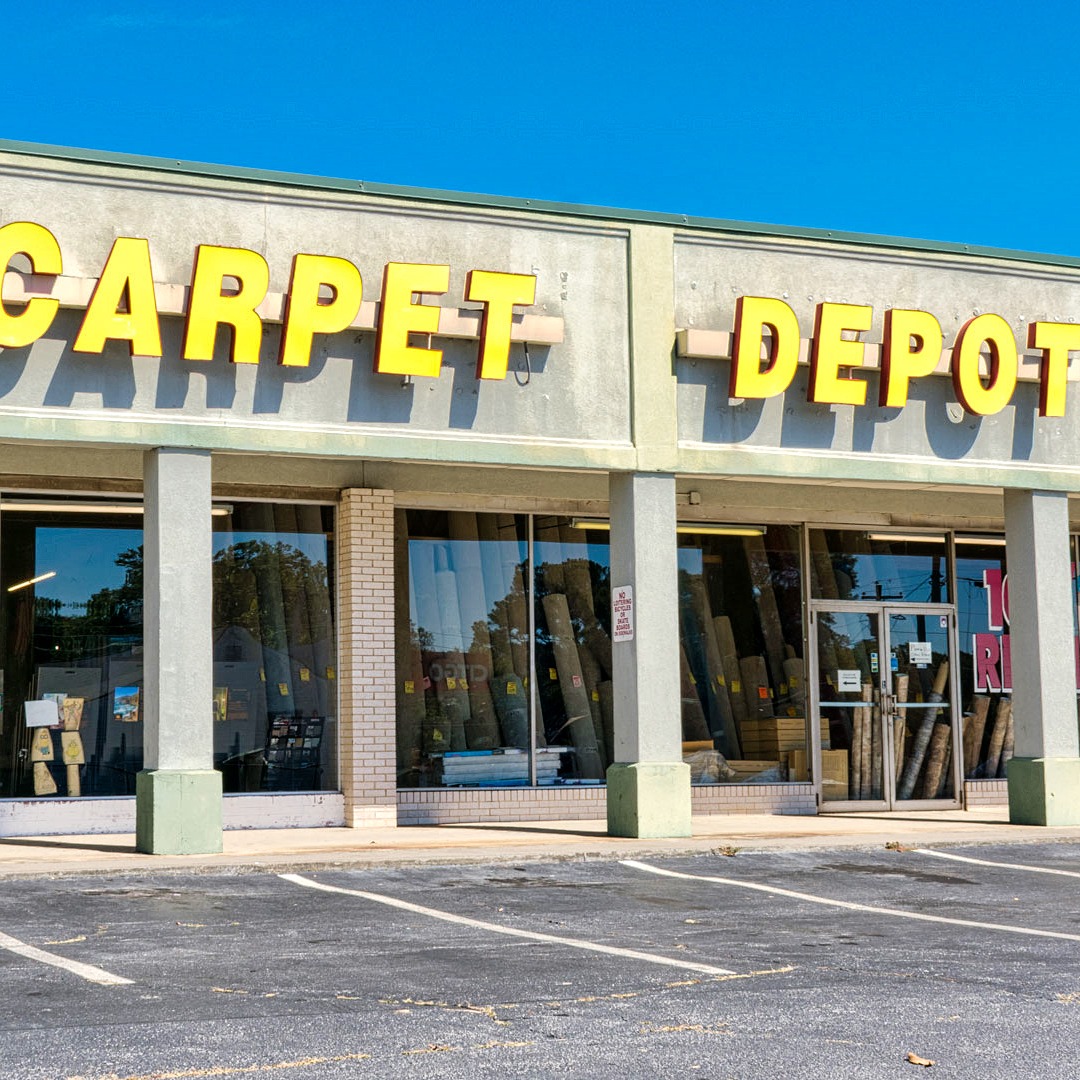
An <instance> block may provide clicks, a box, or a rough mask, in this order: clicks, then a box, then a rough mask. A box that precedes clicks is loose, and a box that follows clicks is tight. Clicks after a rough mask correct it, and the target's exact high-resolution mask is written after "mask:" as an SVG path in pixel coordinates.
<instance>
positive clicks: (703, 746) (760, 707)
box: [679, 525, 828, 783]
mask: <svg viewBox="0 0 1080 1080" xmlns="http://www.w3.org/2000/svg"><path fill="white" fill-rule="evenodd" d="M800 536H801V532H800V530H799V529H798V528H797V527H795V526H790V525H770V526H768V528H765V527H745V526H730V527H729V526H706V525H702V526H690V525H684V526H680V527H679V616H680V624H681V635H680V646H681V657H680V659H681V665H682V721H683V740H684V742H683V756H684V759H685V760H686V761H688V762H689V763H690V769H691V777H692V779H693V780H694V781H695V782H698V783H717V782H719V783H739V782H759V783H766V782H776V781H783V780H806V779H808V777H809V765H810V762H809V758H810V755H809V754H808V751H807V741H806V684H805V680H804V671H803V629H802V625H803V621H802V574H801V571H800V557H799V546H800V545H799V540H800ZM822 735H823V736H824V738H825V741H824V743H823V745H824V746H826V747H828V731H827V728H826V729H824V730H823V732H822Z"/></svg>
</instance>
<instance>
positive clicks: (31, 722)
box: [23, 700, 60, 727]
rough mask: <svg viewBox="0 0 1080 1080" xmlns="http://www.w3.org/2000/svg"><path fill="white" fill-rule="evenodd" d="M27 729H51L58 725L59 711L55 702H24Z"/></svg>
mask: <svg viewBox="0 0 1080 1080" xmlns="http://www.w3.org/2000/svg"><path fill="white" fill-rule="evenodd" d="M23 708H24V709H25V712H26V726H27V727H52V726H53V724H59V723H60V710H59V709H58V708H57V707H56V702H55V701H49V700H45V701H24V702H23Z"/></svg>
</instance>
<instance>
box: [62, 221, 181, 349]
mask: <svg viewBox="0 0 1080 1080" xmlns="http://www.w3.org/2000/svg"><path fill="white" fill-rule="evenodd" d="M122 306H124V307H126V308H127V310H126V311H121V310H120V308H121V307H122ZM106 341H126V342H127V344H128V352H129V353H130V354H131V355H132V356H160V355H161V326H160V324H159V322H158V312H157V297H156V296H155V295H154V275H153V271H152V270H151V269H150V244H149V241H147V240H139V239H135V238H133V237H130V236H120V237H117V239H116V242H115V243H114V244H113V246H112V251H110V252H109V257H108V259H107V260H106V261H105V267H104V269H103V270H102V271H101V277H100V278H99V279H98V283H97V285H95V286H94V293H93V295H92V296H91V297H90V303H89V304H88V305H87V308H86V314H85V315H84V316H83V321H82V326H81V327H80V328H79V334H78V337H76V338H75V344H74V345H72V346H71V348H72V350H73V351H74V352H84V353H100V352H101V351H102V350H103V349H104V348H105V342H106Z"/></svg>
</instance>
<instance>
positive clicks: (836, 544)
mask: <svg viewBox="0 0 1080 1080" xmlns="http://www.w3.org/2000/svg"><path fill="white" fill-rule="evenodd" d="M810 587H811V590H812V592H813V596H814V598H815V599H818V600H877V601H893V602H894V603H907V604H947V603H949V576H948V559H947V552H946V548H945V540H944V538H943V537H941V536H927V537H925V538H923V537H919V536H918V535H910V536H901V535H889V534H888V533H880V534H879V533H870V532H860V531H858V530H855V529H811V530H810Z"/></svg>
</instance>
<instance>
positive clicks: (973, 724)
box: [956, 536, 1013, 780]
mask: <svg viewBox="0 0 1080 1080" xmlns="http://www.w3.org/2000/svg"><path fill="white" fill-rule="evenodd" d="M956 592H957V596H956V613H957V623H958V627H959V637H960V678H961V682H960V705H961V712H962V715H963V717H964V743H963V746H964V776H965V777H966V778H967V779H969V780H993V779H995V778H996V777H1003V776H1004V775H1005V765H1006V763H1007V762H1008V760H1009V759H1010V758H1011V757H1012V753H1013V720H1012V662H1011V649H1010V641H1009V592H1008V579H1007V577H1006V569H1005V538H1004V537H1003V536H1000V537H999V536H987V537H963V536H957V537H956Z"/></svg>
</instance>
